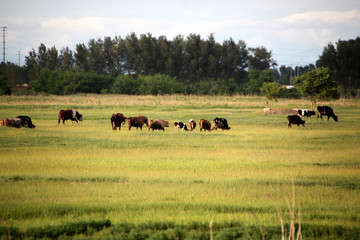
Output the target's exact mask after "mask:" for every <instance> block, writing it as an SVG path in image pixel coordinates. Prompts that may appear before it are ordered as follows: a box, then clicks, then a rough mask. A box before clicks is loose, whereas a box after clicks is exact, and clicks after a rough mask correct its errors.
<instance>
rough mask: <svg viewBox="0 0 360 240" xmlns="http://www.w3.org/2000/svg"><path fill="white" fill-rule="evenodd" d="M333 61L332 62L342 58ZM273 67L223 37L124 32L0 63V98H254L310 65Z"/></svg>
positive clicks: (267, 58)
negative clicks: (21, 94) (19, 88)
mask: <svg viewBox="0 0 360 240" xmlns="http://www.w3.org/2000/svg"><path fill="white" fill-rule="evenodd" d="M354 41H358V39H356V40H354ZM329 45H331V44H329ZM343 45H344V44H341V46H343ZM345 45H346V46H347V45H349V44H345ZM353 45H354V44H350V46H347V47H350V48H352V47H354V46H353ZM355 45H356V44H355ZM343 48H345V47H342V48H339V50H338V49H335V51H340V50H341V49H343ZM329 49H331V50H333V49H332V48H330V47H329V46H328V47H327V48H324V52H323V55H322V56H320V59H319V61H318V62H317V63H316V64H317V65H319V66H326V65H329V62H327V59H331V60H333V59H332V58H330V57H327V58H325V57H324V56H325V55H326V56H327V55H329V54H328V51H329ZM347 51H349V50H347ZM352 52H354V51H352ZM350 53H351V51H350ZM331 56H332V57H333V55H331ZM334 56H336V59H338V57H339V56H342V55H341V54H335V55H334ZM341 59H345V58H341ZM358 59H359V58H358ZM331 63H332V62H331ZM276 66H277V63H276V61H275V60H274V59H273V57H272V52H271V51H269V50H267V49H266V48H265V47H256V48H252V47H247V45H246V43H245V42H244V41H242V40H240V41H238V42H235V41H234V40H233V39H232V38H230V39H229V40H225V41H223V43H222V44H220V43H217V42H216V41H215V38H214V36H213V34H210V35H209V36H208V37H207V39H202V38H201V36H200V35H197V34H190V35H189V36H187V37H184V36H182V35H178V36H176V37H174V38H173V39H172V40H168V39H167V38H166V37H165V36H160V37H158V38H156V37H154V36H152V35H151V34H150V33H148V34H141V35H140V36H137V35H136V34H135V33H131V34H129V35H127V36H126V37H125V38H121V37H120V36H119V37H115V38H110V37H105V38H104V39H100V38H99V39H96V40H95V39H91V40H90V41H89V42H88V44H87V45H85V44H77V45H76V47H75V50H71V49H69V48H68V47H65V48H62V49H61V50H60V51H58V50H57V49H56V47H55V46H53V47H50V48H48V47H46V46H45V45H44V44H40V46H39V47H38V49H37V51H36V50H35V49H32V50H31V51H30V52H29V54H28V56H26V57H25V66H23V67H20V66H16V65H14V64H11V63H6V64H5V63H2V64H1V66H0V83H2V82H3V83H4V84H2V86H4V87H1V89H2V90H0V94H4V93H5V94H6V93H9V92H11V89H13V88H14V87H15V85H16V84H21V83H28V84H30V86H31V87H32V89H33V90H34V91H36V92H48V93H52V94H72V93H78V92H80V93H82V92H84V93H87V92H92V93H100V92H103V93H105V92H107V93H121V94H171V93H184V94H235V93H241V94H261V90H260V89H261V87H262V84H263V83H264V82H276V83H278V84H282V85H289V84H290V83H292V79H293V77H296V76H301V75H302V74H304V73H306V72H309V71H311V70H312V69H315V68H316V67H315V66H314V65H312V64H309V65H307V66H296V67H295V69H293V68H292V67H289V66H281V67H280V68H279V69H277V68H276ZM349 66H350V67H351V62H350V63H348V64H345V63H344V64H342V65H340V64H339V60H337V64H336V65H334V67H333V68H334V70H337V71H338V75H336V76H339V79H340V78H341V77H342V75H340V72H346V71H339V69H343V68H344V67H349ZM353 72H354V73H353V74H352V75H351V81H349V80H348V81H345V82H344V84H341V86H342V87H346V89H349V88H350V87H353V86H356V87H357V88H359V87H358V83H359V80H358V72H359V70H354V71H353ZM356 72H357V75H356ZM339 82H340V80H339ZM345 83H346V84H345ZM6 86H7V87H6ZM148 88H149V89H148ZM9 89H10V90H9ZM1 91H2V92H3V93H2V92H1Z"/></svg>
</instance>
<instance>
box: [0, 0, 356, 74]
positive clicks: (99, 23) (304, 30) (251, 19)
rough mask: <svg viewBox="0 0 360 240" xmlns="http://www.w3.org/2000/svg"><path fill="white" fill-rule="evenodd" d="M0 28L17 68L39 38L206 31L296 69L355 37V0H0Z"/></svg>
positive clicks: (71, 40) (49, 43)
mask: <svg viewBox="0 0 360 240" xmlns="http://www.w3.org/2000/svg"><path fill="white" fill-rule="evenodd" d="M0 27H6V31H5V52H6V61H7V62H13V63H15V64H18V63H19V60H20V65H24V64H25V57H26V56H28V55H29V52H30V51H31V50H32V49H35V51H36V52H37V51H38V47H39V46H40V44H41V43H43V44H44V45H45V46H46V47H47V48H51V47H53V46H55V47H56V49H57V50H58V51H59V52H60V50H61V49H62V48H64V47H69V48H70V49H71V50H75V46H76V44H82V43H84V44H85V45H87V43H88V42H89V40H90V39H99V38H100V39H104V37H111V38H114V37H115V36H120V37H122V38H125V37H126V36H127V35H129V34H131V33H133V32H134V33H135V34H136V35H138V36H140V34H147V33H150V34H152V36H154V37H159V36H166V38H167V39H168V40H172V39H173V38H174V37H175V36H178V35H183V36H184V37H185V38H186V37H187V36H188V35H190V34H199V35H200V36H201V38H202V39H204V40H206V39H207V38H208V36H209V35H210V34H214V36H215V40H216V41H217V42H218V43H221V44H222V43H223V41H225V40H229V39H230V38H231V39H233V40H234V41H235V42H238V41H240V40H242V41H245V43H246V44H247V46H248V47H261V46H263V47H266V49H267V50H268V51H271V52H272V56H273V59H274V60H275V61H276V62H277V63H278V66H279V67H280V66H282V65H285V66H291V65H293V66H304V65H308V64H315V63H316V61H317V60H318V59H319V56H320V55H321V54H322V51H323V49H324V47H325V46H326V45H328V44H329V43H332V44H335V43H336V42H338V41H339V40H349V39H355V38H356V37H358V36H360V1H359V0H342V1H341V0H247V1H243V0H221V1H219V0H151V1H149V0H127V1H123V0H102V1H99V0H86V1H84V0H31V1H29V0H0ZM2 29H3V28H2ZM3 34H4V32H3V31H2V32H1V35H0V42H1V55H0V61H3ZM19 56H20V58H19Z"/></svg>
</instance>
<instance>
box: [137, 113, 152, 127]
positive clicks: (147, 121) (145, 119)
mask: <svg viewBox="0 0 360 240" xmlns="http://www.w3.org/2000/svg"><path fill="white" fill-rule="evenodd" d="M138 117H139V118H142V119H143V120H144V124H145V125H146V126H147V127H149V120H148V118H147V117H145V116H140V115H139V116H138Z"/></svg>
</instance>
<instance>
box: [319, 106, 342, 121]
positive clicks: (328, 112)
mask: <svg viewBox="0 0 360 240" xmlns="http://www.w3.org/2000/svg"><path fill="white" fill-rule="evenodd" d="M317 110H318V112H317V117H316V119H319V117H320V118H321V120H323V118H322V116H323V115H325V116H327V117H328V121H329V119H330V117H332V118H333V119H334V121H335V122H337V121H338V117H337V116H336V115H335V114H334V111H333V109H332V108H331V107H329V106H318V107H317Z"/></svg>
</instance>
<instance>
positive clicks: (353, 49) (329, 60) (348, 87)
mask: <svg viewBox="0 0 360 240" xmlns="http://www.w3.org/2000/svg"><path fill="white" fill-rule="evenodd" d="M316 66H317V67H328V68H329V69H330V70H331V71H334V72H335V75H334V77H335V80H336V81H337V82H339V83H340V86H341V87H342V89H344V90H345V91H346V92H348V93H350V94H358V92H357V91H358V90H359V88H360V37H357V38H356V39H350V40H347V41H343V40H339V41H338V42H336V44H335V45H334V44H332V43H329V44H328V45H327V46H325V47H324V49H323V52H322V55H321V56H320V57H319V60H318V61H317V62H316Z"/></svg>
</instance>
